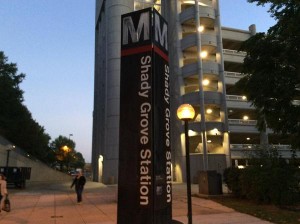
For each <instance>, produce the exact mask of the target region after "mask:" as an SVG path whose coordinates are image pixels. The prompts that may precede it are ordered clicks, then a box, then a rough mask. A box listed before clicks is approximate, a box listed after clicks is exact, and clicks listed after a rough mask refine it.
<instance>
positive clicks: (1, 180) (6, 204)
mask: <svg viewBox="0 0 300 224" xmlns="http://www.w3.org/2000/svg"><path fill="white" fill-rule="evenodd" d="M0 189H1V193H0V197H1V203H0V212H1V210H4V211H6V212H9V211H10V201H9V199H8V193H7V187H6V180H5V176H4V175H3V174H2V173H1V174H0Z"/></svg>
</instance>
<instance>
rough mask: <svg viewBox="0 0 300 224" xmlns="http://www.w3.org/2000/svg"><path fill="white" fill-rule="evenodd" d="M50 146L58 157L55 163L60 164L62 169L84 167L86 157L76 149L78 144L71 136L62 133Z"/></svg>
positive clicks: (68, 169)
mask: <svg viewBox="0 0 300 224" xmlns="http://www.w3.org/2000/svg"><path fill="white" fill-rule="evenodd" d="M50 147H51V149H52V151H53V153H54V155H55V158H56V160H55V163H54V165H55V164H58V165H59V166H60V169H61V170H67V171H70V170H71V169H76V168H83V167H84V165H85V161H84V158H83V156H82V154H81V153H80V152H77V151H76V150H75V147H76V144H75V142H74V141H73V140H71V139H70V138H67V137H64V136H61V135H60V136H58V138H56V139H54V140H53V141H52V142H51V143H50Z"/></svg>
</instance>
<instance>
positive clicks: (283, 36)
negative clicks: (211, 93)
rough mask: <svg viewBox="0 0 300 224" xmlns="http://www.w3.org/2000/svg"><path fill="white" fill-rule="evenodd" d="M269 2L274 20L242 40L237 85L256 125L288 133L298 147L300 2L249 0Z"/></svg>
mask: <svg viewBox="0 0 300 224" xmlns="http://www.w3.org/2000/svg"><path fill="white" fill-rule="evenodd" d="M248 2H252V3H256V4H257V5H265V4H266V3H268V4H269V6H270V9H269V12H270V14H271V16H272V17H274V19H275V20H276V24H275V25H274V26H273V27H271V28H270V29H269V30H268V32H267V33H257V34H256V35H254V36H252V37H251V38H249V39H248V40H247V41H245V42H244V44H243V46H242V48H241V50H243V51H246V52H247V55H246V57H245V59H244V65H243V73H244V74H246V75H245V77H244V78H242V79H241V80H240V81H239V82H238V83H237V87H238V88H241V89H243V91H244V94H246V95H247V97H248V99H249V100H250V101H251V102H252V103H253V104H254V106H255V107H256V108H257V109H258V113H259V116H258V117H259V118H260V120H259V124H260V125H259V127H260V129H264V128H265V122H266V123H267V126H268V127H270V128H272V129H273V130H274V131H276V132H277V133H281V134H283V135H285V134H288V135H289V136H290V138H291V142H292V144H293V146H294V147H295V148H296V147H298V148H299V147H300V140H299V139H300V104H299V102H300V101H298V102H297V101H296V100H300V26H299V21H300V3H299V1H293V0H248Z"/></svg>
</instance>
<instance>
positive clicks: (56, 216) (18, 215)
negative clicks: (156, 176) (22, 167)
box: [0, 182, 270, 224]
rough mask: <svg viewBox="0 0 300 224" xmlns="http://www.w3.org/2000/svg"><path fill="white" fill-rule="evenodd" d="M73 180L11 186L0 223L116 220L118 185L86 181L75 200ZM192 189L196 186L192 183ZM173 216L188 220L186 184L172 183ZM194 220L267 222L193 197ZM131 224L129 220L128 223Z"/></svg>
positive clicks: (109, 223) (106, 223) (103, 223)
mask: <svg viewBox="0 0 300 224" xmlns="http://www.w3.org/2000/svg"><path fill="white" fill-rule="evenodd" d="M70 184H71V183H59V184H55V183H48V184H45V183H39V184H33V183H32V184H28V186H27V188H26V189H24V190H17V189H9V196H10V200H11V209H12V210H11V212H9V213H6V212H4V211H2V212H1V213H0V224H115V223H116V222H117V218H116V217H117V186H116V185H113V186H105V185H103V184H101V183H95V182H87V184H86V187H85V190H84V193H83V203H82V204H81V205H78V204H77V203H76V195H75V192H74V189H70ZM192 193H197V186H196V185H192ZM172 208H173V219H174V220H177V221H180V222H182V223H185V224H186V223H187V215H186V214H187V204H186V186H185V185H184V184H174V185H173V204H172ZM192 210H193V224H200V223H201V224H241V223H243V224H264V223H265V224H267V223H270V222H266V221H262V220H260V219H258V218H255V217H252V216H249V215H246V214H241V213H238V212H236V211H234V210H232V209H230V208H227V207H224V206H222V205H220V204H218V203H215V202H213V201H211V200H207V199H203V198H196V197H193V198H192ZM129 224H130V223H129Z"/></svg>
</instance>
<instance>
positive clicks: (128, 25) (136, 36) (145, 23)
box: [122, 12, 150, 45]
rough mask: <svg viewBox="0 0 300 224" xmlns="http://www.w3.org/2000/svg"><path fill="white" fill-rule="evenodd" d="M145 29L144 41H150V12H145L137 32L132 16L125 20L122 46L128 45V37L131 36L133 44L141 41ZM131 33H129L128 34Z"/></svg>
mask: <svg viewBox="0 0 300 224" xmlns="http://www.w3.org/2000/svg"><path fill="white" fill-rule="evenodd" d="M143 28H144V40H149V39H150V21H149V12H144V13H142V14H141V16H140V20H139V24H138V27H137V30H136V29H135V27H134V24H133V21H132V18H131V17H130V16H128V17H124V18H123V40H122V44H123V45H126V44H128V36H129V34H130V37H131V40H132V42H133V43H136V42H138V41H139V40H140V37H141V34H142V30H143ZM128 31H129V33H128Z"/></svg>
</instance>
